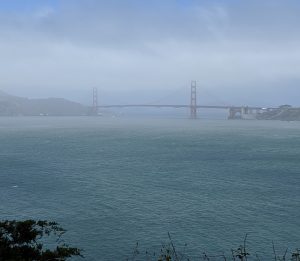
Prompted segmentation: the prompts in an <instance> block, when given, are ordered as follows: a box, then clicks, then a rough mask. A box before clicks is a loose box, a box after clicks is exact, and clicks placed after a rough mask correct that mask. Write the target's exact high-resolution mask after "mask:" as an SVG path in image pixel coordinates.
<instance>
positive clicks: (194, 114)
mask: <svg viewBox="0 0 300 261" xmlns="http://www.w3.org/2000/svg"><path fill="white" fill-rule="evenodd" d="M190 109H191V119H196V118H197V82H196V81H192V82H191V104H190Z"/></svg>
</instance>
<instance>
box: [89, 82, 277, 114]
mask: <svg viewBox="0 0 300 261" xmlns="http://www.w3.org/2000/svg"><path fill="white" fill-rule="evenodd" d="M130 107H131V108H138V107H142V108H188V109H189V110H190V118H191V119H197V111H198V109H222V110H228V119H236V118H241V119H255V117H256V115H257V114H258V113H261V112H263V111H266V110H274V109H278V108H270V107H269V108H266V107H258V106H231V105H198V104H197V83H196V81H192V82H191V87H190V104H111V105H99V104H98V89H97V88H93V105H92V115H98V110H99V109H104V108H130ZM237 115H239V117H238V116H237Z"/></svg>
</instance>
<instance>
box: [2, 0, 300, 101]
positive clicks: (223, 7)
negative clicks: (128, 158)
mask: <svg viewBox="0 0 300 261" xmlns="http://www.w3.org/2000/svg"><path fill="white" fill-rule="evenodd" d="M3 2H5V1H3ZM7 2H10V0H7ZM41 2H42V3H41ZM11 3H12V4H11V5H10V6H9V8H8V7H7V6H4V5H3V4H2V2H1V3H0V36H1V37H0V57H1V62H0V89H2V90H4V91H6V92H10V93H13V94H19V95H23V96H24V95H25V96H29V97H35V96H36V97H41V96H44V97H47V96H64V97H65V98H71V99H75V100H78V101H81V102H87V100H88V97H89V95H90V89H91V88H92V87H93V86H97V87H98V88H99V90H101V92H102V93H104V94H107V96H108V99H107V101H112V102H114V100H113V98H111V97H110V98H109V96H113V95H114V94H116V93H117V92H119V93H120V94H119V96H120V97H121V96H124V97H126V95H127V96H128V97H129V96H131V101H133V100H134V99H136V100H138V99H140V97H139V95H140V96H141V95H142V92H144V96H141V97H143V99H147V95H146V96H145V94H149V99H150V100H151V99H152V98H154V97H160V96H163V95H165V94H166V93H168V92H172V91H173V90H176V89H178V88H180V87H184V86H186V88H187V94H188V88H189V82H190V80H194V79H195V80H197V81H198V85H199V87H202V89H203V93H204V92H205V91H204V90H207V92H209V93H212V94H213V95H214V96H216V97H221V98H222V100H225V101H228V103H238V104H240V103H251V104H258V103H265V104H266V103H267V104H266V105H273V104H274V105H276V103H291V104H294V105H298V106H300V97H299V96H300V95H299V94H298V93H299V92H300V91H299V83H300V34H299V28H300V16H299V13H300V2H299V1H289V0H285V1H283V0H282V1H279V0H269V1H268V0H266V1H261V0H248V1H233V0H228V1H224V0H223V1H221V0H220V1H213V0H207V1H184V0H182V1H176V0H173V1H172V0H165V1H162V0H161V1H158V0H154V1H138V0H126V1H123V0H119V1H116V0H110V1H102V0H81V1H79V0H64V1H53V2H51V1H44V2H43V1H40V2H39V4H37V1H28V5H27V6H26V8H25V7H24V6H23V8H21V7H20V6H19V5H21V4H20V3H21V0H19V1H16V0H13V1H11ZM18 7H19V8H18ZM132 93H136V94H135V96H134V95H132ZM203 96H205V94H203ZM115 97H116V100H117V99H118V96H115ZM120 97H119V98H120ZM116 100H115V101H116ZM298 101H299V102H298ZM203 103H205V102H203ZM262 105H263V104H262Z"/></svg>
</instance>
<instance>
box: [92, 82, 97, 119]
mask: <svg viewBox="0 0 300 261" xmlns="http://www.w3.org/2000/svg"><path fill="white" fill-rule="evenodd" d="M92 110H93V111H92V113H93V114H94V115H97V114H98V89H97V88H96V87H94V88H93V108H92Z"/></svg>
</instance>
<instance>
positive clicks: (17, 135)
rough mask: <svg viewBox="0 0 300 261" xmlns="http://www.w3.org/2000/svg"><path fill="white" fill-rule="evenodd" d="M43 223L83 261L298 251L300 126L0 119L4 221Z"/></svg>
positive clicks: (0, 201)
mask: <svg viewBox="0 0 300 261" xmlns="http://www.w3.org/2000/svg"><path fill="white" fill-rule="evenodd" d="M31 218H32V219H43V220H44V219H46V220H54V221H57V222H59V223H60V225H61V226H62V227H64V228H65V229H67V230H68V232H67V233H66V235H65V240H66V242H67V243H69V244H70V245H72V246H77V247H79V248H82V249H84V252H83V254H84V256H85V257H86V260H126V258H130V257H131V255H132V251H133V250H134V248H135V245H136V242H139V251H140V252H141V253H143V252H145V251H146V250H149V251H157V252H159V249H160V246H161V243H163V242H167V241H168V232H170V234H171V236H172V239H173V242H174V244H175V245H176V248H177V249H178V251H185V253H186V254H187V255H189V256H190V257H191V258H195V259H196V258H199V257H200V256H201V255H202V253H203V252H204V251H205V252H207V253H208V254H216V253H217V254H219V253H222V252H223V251H224V252H225V253H230V249H231V248H237V247H238V246H239V245H240V244H241V243H243V239H244V237H245V235H246V234H248V238H247V246H248V248H249V251H250V252H251V254H253V255H255V253H256V252H257V253H258V254H260V255H265V254H266V255H269V258H270V259H271V257H272V251H273V250H272V241H274V244H275V246H276V248H277V250H278V254H280V253H282V254H283V253H284V250H285V248H286V247H289V249H290V250H292V249H295V248H297V247H298V248H299V247H300V233H299V228H300V123H299V122H279V121H225V120H211V121H209V120H189V119H138V118H137V119H130V118H105V117H60V118H55V117H15V118H5V117H3V118H0V219H2V220H4V219H18V220H23V219H31Z"/></svg>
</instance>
